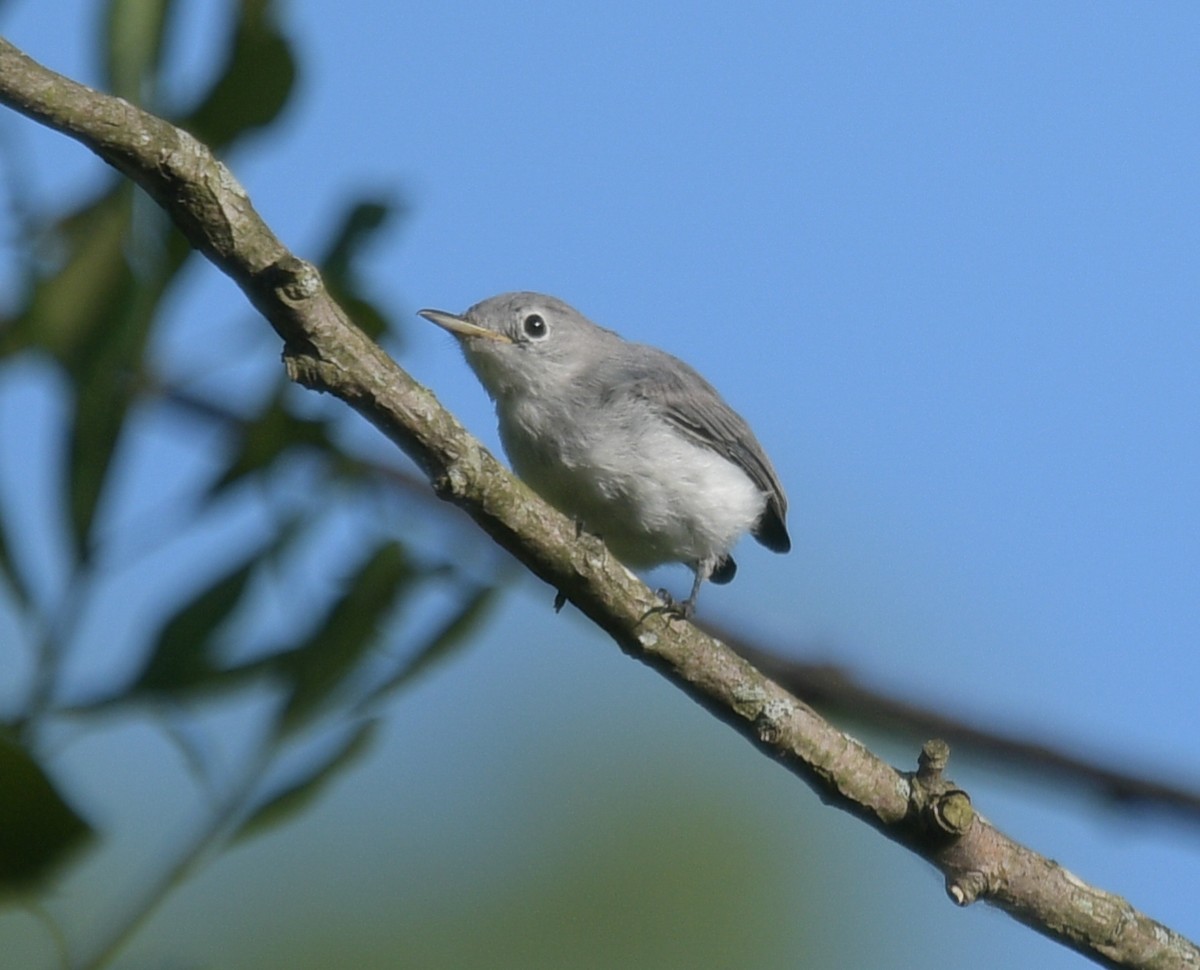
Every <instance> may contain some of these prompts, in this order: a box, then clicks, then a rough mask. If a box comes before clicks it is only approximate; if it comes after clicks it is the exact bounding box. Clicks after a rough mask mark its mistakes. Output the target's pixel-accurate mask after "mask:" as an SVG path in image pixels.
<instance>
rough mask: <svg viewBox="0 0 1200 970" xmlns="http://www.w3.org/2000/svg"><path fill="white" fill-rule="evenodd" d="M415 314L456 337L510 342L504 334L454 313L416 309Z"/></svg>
mask: <svg viewBox="0 0 1200 970" xmlns="http://www.w3.org/2000/svg"><path fill="white" fill-rule="evenodd" d="M417 316H419V317H424V318H425V319H426V320H428V321H429V322H430V323H436V324H437V325H438V326H439V327H441V328H442V329H443V330H449V331H450V333H452V334H454V336H456V337H479V338H480V339H481V340H495V341H498V342H500V343H504V344H510V343H512V340H511V339H510V338H509V337H508V336H506V335H505V334H502V333H499V332H497V331H495V330H489V329H488V328H487V327H481V326H479V325H478V324H474V323H471V321H470V320H466V319H464V318H463V317H460V316H458V315H456V314H454V313H447V312H446V311H445V310H418V311H417Z"/></svg>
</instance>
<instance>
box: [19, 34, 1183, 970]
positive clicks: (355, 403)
mask: <svg viewBox="0 0 1200 970" xmlns="http://www.w3.org/2000/svg"><path fill="white" fill-rule="evenodd" d="M0 102H2V103H4V104H7V105H8V106H10V107H12V108H13V109H15V110H17V111H19V112H21V113H22V114H25V115H28V116H29V117H30V118H33V119H34V120H36V121H39V122H41V123H42V124H44V125H47V126H48V127H50V128H53V129H55V130H57V131H60V132H63V133H64V134H67V135H70V136H71V137H72V138H74V139H76V140H77V141H79V142H81V143H82V144H84V145H86V146H87V147H88V148H90V149H91V150H92V151H94V152H95V153H96V154H97V155H99V156H100V157H101V158H102V159H104V160H105V161H106V162H108V163H109V164H110V165H112V166H113V167H114V168H116V169H117V170H118V171H120V172H122V173H124V174H125V175H127V176H128V177H129V178H131V179H132V180H134V181H135V182H137V184H138V185H140V186H141V187H142V188H143V189H145V191H146V192H147V193H149V195H150V196H151V197H153V198H154V199H155V200H156V201H157V202H158V204H159V205H160V206H162V207H163V208H164V209H165V210H166V211H167V212H168V213H169V214H170V216H171V218H172V219H173V220H174V221H175V223H176V224H177V225H178V226H179V228H180V229H181V230H182V231H183V233H184V234H185V235H186V236H187V238H188V240H189V241H190V242H191V244H192V245H193V246H194V247H196V248H197V249H198V250H200V251H201V252H203V253H204V254H205V255H206V256H207V257H208V258H209V259H210V260H211V261H212V262H213V263H215V264H216V265H217V267H218V268H220V269H221V270H222V271H223V272H224V273H226V274H227V275H228V276H229V277H230V278H232V279H233V280H234V282H236V283H237V284H238V286H240V287H241V288H242V290H243V291H244V292H245V293H246V295H247V297H248V298H249V299H250V301H251V302H252V303H253V304H254V306H255V307H256V308H257V309H258V310H259V312H261V313H262V315H263V316H264V317H266V319H267V320H268V322H269V323H270V324H271V326H272V327H273V328H274V329H275V331H276V332H277V333H278V334H279V336H280V337H281V338H282V340H283V346H284V349H283V356H284V362H285V364H286V366H287V371H288V375H289V376H290V377H291V378H292V379H293V380H295V381H297V382H299V383H300V384H303V385H304V386H306V387H309V388H312V389H313V390H317V391H323V392H326V393H330V394H334V395H335V396H337V397H339V398H340V399H342V400H343V401H345V402H346V403H347V404H349V405H350V406H351V407H352V408H354V409H355V410H356V411H358V412H359V413H360V414H361V415H363V416H364V417H365V418H367V420H369V421H370V422H371V423H372V424H374V425H375V426H376V427H378V428H379V429H380V430H381V431H383V432H384V434H386V435H387V436H388V437H390V438H391V439H392V440H393V441H395V442H396V443H397V444H398V445H399V446H400V447H401V448H402V449H403V450H404V451H405V452H407V453H408V454H409V455H410V456H411V457H412V458H413V459H414V460H415V461H416V462H417V463H418V464H419V465H420V466H421V468H422V469H423V470H424V472H425V473H426V475H428V477H429V479H430V482H431V483H432V485H433V488H434V490H435V492H436V493H437V494H438V495H439V496H440V497H441V498H443V499H446V500H447V501H450V502H453V503H454V504H456V505H458V506H460V507H462V508H463V509H465V510H466V511H467V513H468V514H469V515H470V516H471V517H472V518H473V519H475V521H476V522H477V523H479V525H480V526H481V527H482V528H483V529H484V530H485V531H486V532H487V533H488V534H489V535H491V536H492V537H493V538H494V539H495V540H496V541H497V542H499V543H500V544H501V545H502V546H504V548H506V549H508V550H509V551H510V552H511V553H512V554H513V555H514V556H516V557H517V558H518V559H519V560H520V561H521V562H523V563H524V564H525V565H526V566H527V567H528V568H529V569H530V570H532V571H533V572H534V573H535V574H536V575H538V576H539V577H541V578H542V579H543V580H545V581H546V582H547V583H549V584H551V585H552V586H554V587H556V588H557V589H559V590H561V591H562V592H563V593H564V594H565V595H566V596H567V598H569V599H570V600H571V601H572V602H573V603H574V604H575V605H576V606H577V607H578V608H579V609H580V610H581V611H582V612H583V613H584V614H586V615H587V616H588V617H590V618H591V619H592V620H593V621H594V622H596V623H597V624H598V625H599V626H600V627H601V628H602V629H604V630H605V631H606V632H607V633H608V634H609V635H610V636H612V638H613V639H614V640H615V641H616V642H617V644H618V646H619V647H620V648H621V649H622V650H623V651H625V652H626V653H627V654H629V655H630V656H632V657H635V658H637V659H638V660H641V661H643V662H644V663H646V664H648V665H649V666H651V667H653V668H654V669H655V670H657V671H658V672H659V673H661V674H662V675H663V676H665V677H666V678H667V679H669V680H670V681H671V682H672V683H674V684H675V685H676V686H677V687H679V688H680V689H682V690H684V691H685V692H686V693H688V694H689V695H690V696H692V697H693V698H695V699H696V700H697V701H698V702H699V703H700V704H702V705H703V706H704V707H705V708H706V709H708V710H709V711H711V712H712V713H713V714H714V715H716V716H717V717H719V718H720V719H721V720H723V721H724V722H725V723H727V724H729V725H730V726H731V727H733V728H734V729H735V730H737V731H738V732H739V733H740V734H742V735H743V736H744V737H745V738H747V739H748V740H749V741H750V743H751V744H753V745H754V746H755V747H757V748H758V749H759V750H760V751H762V752H763V753H765V754H767V755H768V756H769V757H771V758H773V759H775V760H778V761H779V762H781V763H782V764H784V765H786V766H787V767H788V768H789V769H790V770H791V771H792V772H794V773H795V774H796V775H797V776H799V777H800V778H801V779H803V780H804V781H805V782H806V783H807V784H808V785H809V786H810V787H812V788H813V790H814V791H816V793H817V795H818V796H819V797H820V798H821V799H822V800H823V801H825V802H827V803H829V804H832V805H835V806H836V807H838V808H841V809H843V810H844V811H847V812H850V813H851V814H853V815H855V816H856V817H858V818H860V819H862V820H863V821H865V822H866V823H867V824H869V825H871V826H872V827H874V828H875V829H877V830H878V831H880V832H881V833H882V834H883V835H885V836H886V837H887V838H889V839H892V840H894V841H896V842H898V843H900V844H901V845H904V846H906V847H908V848H909V849H911V850H912V851H913V852H915V853H917V854H919V855H920V856H922V857H923V858H925V859H927V860H928V861H929V862H930V863H932V864H933V865H934V866H936V867H937V868H938V869H939V870H941V871H942V873H943V874H944V875H945V878H946V888H947V892H948V893H949V895H950V896H951V898H952V899H953V900H954V901H955V902H957V903H959V904H960V905H966V904H968V903H971V902H973V901H975V900H978V899H982V900H986V901H987V902H990V903H992V904H994V905H996V906H998V907H999V908H1001V909H1003V910H1004V911H1006V912H1008V913H1009V914H1010V915H1011V916H1013V917H1014V918H1015V919H1018V920H1020V921H1021V922H1023V923H1026V924H1028V925H1029V926H1031V927H1033V928H1034V929H1036V930H1037V931H1038V932H1040V933H1043V934H1045V935H1046V936H1049V937H1051V938H1052V939H1055V940H1058V941H1059V942H1060V943H1063V944H1064V945H1066V946H1068V947H1071V948H1072V949H1074V950H1076V951H1078V952H1080V953H1082V954H1085V955H1087V956H1089V957H1091V958H1092V959H1093V960H1095V961H1096V962H1097V963H1100V964H1102V965H1104V966H1110V967H1144V968H1151V967H1153V968H1175V967H1178V968H1184V967H1188V968H1191V970H1195V967H1197V966H1198V965H1200V948H1197V947H1196V946H1195V944H1193V943H1191V942H1189V941H1188V940H1186V939H1185V938H1184V937H1182V936H1180V935H1179V934H1177V933H1175V932H1173V931H1172V930H1170V929H1168V928H1167V927H1165V926H1163V925H1161V924H1159V923H1156V922H1155V921H1154V920H1152V919H1150V918H1149V917H1147V916H1144V915H1143V914H1141V913H1139V912H1138V911H1137V910H1135V909H1134V908H1133V907H1132V906H1130V905H1129V904H1128V903H1127V902H1125V901H1124V900H1123V899H1121V898H1120V897H1118V896H1115V895H1113V894H1110V893H1107V892H1104V891H1103V890H1100V889H1097V888H1094V887H1091V886H1088V885H1086V884H1085V883H1083V882H1081V881H1080V880H1079V879H1078V878H1077V877H1075V876H1073V875H1072V874H1071V873H1069V872H1068V871H1067V870H1065V869H1064V868H1062V867H1061V866H1060V865H1058V864H1057V863H1055V862H1053V861H1051V860H1049V859H1046V858H1044V857H1043V856H1040V855H1038V854H1037V853H1035V852H1033V851H1032V850H1030V849H1028V848H1026V847H1024V846H1022V845H1020V844H1019V843H1017V842H1014V841H1013V840H1012V839H1010V838H1008V837H1007V836H1006V835H1004V834H1003V833H1001V832H1000V831H999V830H998V829H996V828H995V827H993V826H992V825H991V824H990V823H988V822H987V821H985V820H984V819H983V818H982V817H981V816H980V815H978V814H977V813H975V812H974V810H973V809H972V807H971V803H970V799H969V798H968V797H967V795H966V793H965V792H962V791H961V790H959V789H957V788H955V787H954V786H953V784H951V783H950V782H949V781H947V780H946V779H945V778H944V777H943V775H942V771H943V768H944V766H945V760H946V757H947V756H948V749H947V748H946V746H945V745H943V744H940V743H936V742H931V743H930V744H927V745H926V750H925V751H924V752H923V755H922V760H921V767H920V769H919V770H918V771H917V772H915V773H902V772H898V771H896V770H895V769H893V768H891V767H890V766H889V765H887V764H886V763H885V762H883V761H882V760H880V759H879V758H877V757H876V756H875V755H873V754H872V753H871V752H869V751H868V750H867V749H866V748H864V747H863V746H862V745H861V744H860V743H859V742H857V741H855V740H854V739H853V738H850V737H848V736H847V735H845V734H843V733H841V732H840V731H838V730H837V729H835V728H834V727H833V726H832V725H830V724H829V723H828V722H826V721H824V720H823V719H822V718H820V717H819V716H818V715H817V714H816V713H815V712H814V711H813V710H812V709H811V708H809V707H808V706H807V705H806V704H803V703H802V702H800V701H799V700H797V699H796V698H795V697H793V696H792V695H790V694H788V693H787V692H786V691H784V690H783V689H782V688H781V687H779V686H778V685H777V684H775V683H774V682H772V681H771V680H769V679H768V678H766V677H765V676H764V675H763V674H761V673H760V672H759V671H758V670H756V669H755V668H754V667H753V666H751V664H750V663H748V662H747V661H746V660H744V659H743V658H742V657H740V656H738V655H737V654H736V653H734V652H733V651H732V650H730V649H729V648H728V647H726V646H725V645H724V644H722V643H720V642H719V641H717V640H714V639H713V638H711V637H709V636H707V635H706V634H704V633H703V632H701V631H700V630H699V629H697V628H696V627H694V626H692V625H691V624H689V623H686V622H683V621H681V620H679V619H677V618H674V617H672V616H670V615H668V614H665V613H663V612H662V611H661V608H660V605H659V603H658V601H657V599H656V598H655V596H654V594H653V593H652V592H651V591H650V590H649V589H648V588H647V587H646V586H645V585H644V584H643V583H641V582H639V581H638V580H637V579H636V578H635V577H634V576H633V575H632V574H631V573H629V572H628V571H627V570H626V569H625V568H624V567H623V566H621V565H620V564H619V563H618V562H617V561H616V560H615V559H614V558H613V557H611V556H610V555H608V554H607V553H606V551H605V549H604V547H603V545H602V544H601V543H600V542H599V541H598V540H595V539H593V538H591V537H588V536H582V537H577V536H576V534H575V528H574V525H573V524H572V523H571V522H570V521H569V520H568V519H566V518H565V517H564V516H562V515H560V514H559V513H558V512H556V511H554V510H553V509H551V508H550V507H549V506H547V505H546V504H545V503H544V502H542V501H541V500H540V499H538V498H537V496H535V495H534V494H533V493H532V492H531V491H530V490H529V489H528V488H527V487H525V486H524V485H523V484H522V483H520V482H518V481H517V480H516V479H514V478H513V477H512V476H511V475H509V474H508V473H507V472H506V471H505V470H504V468H503V467H502V466H501V465H500V464H499V463H498V462H497V461H496V460H495V459H494V458H493V457H492V456H491V455H490V454H488V452H487V451H486V450H485V449H484V448H483V447H482V445H480V444H479V443H478V442H477V441H476V440H475V439H474V438H472V437H471V436H470V435H468V434H467V432H466V431H465V430H464V429H463V428H462V426H461V425H460V424H459V423H458V422H457V421H456V420H455V419H454V417H453V416H452V415H450V414H449V413H448V412H447V411H446V410H445V409H443V408H442V407H441V405H439V404H438V402H437V401H436V399H435V398H434V396H433V395H432V394H431V393H430V392H429V391H428V390H426V389H425V388H423V387H421V386H420V385H419V384H417V383H416V382H415V381H413V379H412V378H411V377H409V376H408V375H407V374H406V373H405V372H404V371H402V370H401V369H400V368H399V367H397V366H396V364H395V363H394V362H393V361H392V360H391V359H390V358H389V357H388V356H387V355H386V354H384V353H383V351H381V350H380V349H379V348H378V347H377V346H376V345H375V344H373V343H372V342H371V341H370V340H369V339H367V338H366V337H365V336H364V335H363V334H362V333H361V332H360V331H359V330H357V329H356V328H355V327H354V326H353V324H352V323H351V322H350V321H349V319H348V318H347V317H346V315H345V313H344V312H343V311H342V310H341V308H340V307H338V306H337V304H336V303H334V302H333V300H332V299H331V298H330V297H329V295H328V293H327V292H326V291H325V288H324V286H323V284H322V282H321V278H320V275H319V274H318V273H317V271H316V269H315V268H314V267H313V266H311V265H310V264H308V263H306V262H304V261H303V260H301V259H299V258H297V257H296V256H293V255H292V254H291V253H290V252H288V250H287V249H286V248H285V247H284V246H283V244H282V243H280V241H279V240H278V239H277V238H276V237H275V235H274V234H273V233H272V232H271V230H270V229H269V228H268V227H267V226H266V224H265V223H263V221H262V220H261V219H260V218H259V216H258V214H257V213H256V212H255V211H254V208H253V206H252V205H251V204H250V200H249V198H248V197H247V196H246V193H245V190H244V189H242V187H241V186H240V185H239V184H238V183H237V180H236V179H234V177H233V176H232V175H231V174H230V172H229V170H228V169H227V168H226V167H225V166H224V165H222V164H221V163H220V162H219V161H217V160H216V159H215V158H214V157H213V156H212V154H211V153H210V152H209V151H208V149H206V148H205V147H204V146H203V145H201V144H200V143H199V142H197V141H196V140H195V139H194V138H193V137H191V136H190V135H188V134H187V133H186V132H183V131H181V130H179V129H177V128H175V127H173V126H171V125H170V124H168V123H167V122H165V121H163V120H161V119H159V118H156V117H154V116H152V115H150V114H147V113H146V112H144V111H141V110H140V109H138V108H135V107H134V106H132V105H130V104H128V103H127V102H125V101H122V100H120V99H117V98H113V97H110V96H107V95H104V94H101V93H99V92H96V91H94V90H92V89H90V88H87V87H84V86H83V85H80V84H77V83H75V82H73V81H71V80H69V79H67V78H64V77H62V76H61V75H57V74H54V73H53V72H51V71H48V70H46V69H45V68H43V67H41V66H40V65H38V64H37V63H35V62H34V61H32V60H31V59H29V58H28V57H26V56H25V55H24V54H22V53H21V52H20V51H18V50H17V49H16V48H14V47H13V46H12V45H11V44H9V43H7V42H6V41H4V40H2V39H0Z"/></svg>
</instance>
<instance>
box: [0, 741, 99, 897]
mask: <svg viewBox="0 0 1200 970" xmlns="http://www.w3.org/2000/svg"><path fill="white" fill-rule="evenodd" d="M91 835H92V827H91V826H90V825H88V823H87V822H86V821H84V819H83V818H82V817H81V816H80V815H79V814H78V813H77V812H76V811H75V810H74V809H73V808H71V806H70V805H68V804H67V802H66V800H65V799H64V798H63V797H62V795H60V794H59V793H58V790H57V789H56V788H55V787H54V783H53V782H52V781H51V780H50V777H49V776H48V775H47V774H46V772H45V771H43V770H42V766H41V765H39V764H38V763H37V760H36V759H35V758H34V757H33V756H32V755H31V754H30V753H29V752H28V751H26V750H25V748H24V747H22V746H21V745H20V744H18V743H17V742H16V741H15V740H14V739H13V738H12V737H10V736H9V735H7V734H0V891H4V892H23V891H28V890H31V889H34V888H36V887H37V886H38V885H39V884H41V883H42V882H44V881H45V880H46V879H47V877H48V876H50V875H51V873H52V872H53V870H54V869H55V868H57V867H58V866H59V865H60V864H61V863H62V862H64V861H65V860H66V858H67V857H68V856H69V855H70V854H71V853H72V852H73V851H75V850H76V849H78V848H79V847H80V846H81V845H83V843H84V842H85V841H86V840H87V839H88V838H89V837H90V836H91Z"/></svg>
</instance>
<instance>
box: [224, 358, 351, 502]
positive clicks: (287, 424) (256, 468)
mask: <svg viewBox="0 0 1200 970" xmlns="http://www.w3.org/2000/svg"><path fill="white" fill-rule="evenodd" d="M287 390H288V386H287V382H286V381H285V380H284V379H283V378H282V377H281V378H280V380H279V383H278V384H277V385H276V392H275V396H274V397H273V398H272V399H271V401H270V403H269V404H268V405H267V407H266V408H265V409H264V410H263V411H262V413H261V414H259V415H258V416H256V417H254V418H251V419H245V420H243V419H240V418H238V417H237V416H234V415H231V416H230V417H231V419H232V420H231V421H230V423H229V427H230V428H231V430H232V431H233V432H234V434H235V436H236V441H235V445H234V451H233V455H232V457H231V458H230V461H229V463H228V465H227V466H226V468H225V471H224V472H222V473H221V474H220V475H219V476H218V477H217V479H216V481H215V482H213V485H212V487H211V489H210V492H211V493H212V494H216V493H217V492H219V491H221V490H222V489H224V488H227V487H228V486H230V485H232V484H234V483H235V482H238V481H240V480H241V479H243V478H245V477H246V476H247V475H251V474H254V473H257V472H261V471H265V470H266V469H268V468H269V467H271V466H272V465H274V464H275V463H276V462H277V461H278V460H279V459H280V458H281V457H282V456H283V455H285V454H287V453H288V452H290V451H293V450H294V449H297V448H306V447H307V448H316V449H318V450H319V451H322V452H327V453H330V454H337V453H338V449H337V448H336V446H335V445H334V444H333V442H332V441H331V440H330V438H329V432H328V430H327V427H326V422H325V421H324V420H315V419H313V418H303V417H299V416H297V415H295V414H293V413H292V412H291V411H289V410H288V409H287V405H286V394H287Z"/></svg>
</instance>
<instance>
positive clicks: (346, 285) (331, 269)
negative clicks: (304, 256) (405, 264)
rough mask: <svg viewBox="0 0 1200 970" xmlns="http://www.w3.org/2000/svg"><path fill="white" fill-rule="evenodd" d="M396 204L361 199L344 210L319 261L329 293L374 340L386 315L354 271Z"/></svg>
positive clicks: (383, 326) (383, 327)
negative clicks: (342, 216) (339, 223)
mask: <svg viewBox="0 0 1200 970" xmlns="http://www.w3.org/2000/svg"><path fill="white" fill-rule="evenodd" d="M397 208H399V206H398V205H397V204H396V203H394V202H388V201H385V200H381V199H362V200H359V201H358V202H357V203H355V204H354V205H353V206H351V207H350V208H349V209H347V210H346V214H345V216H344V218H343V219H342V224H341V225H340V226H339V227H338V229H337V231H336V232H335V233H334V234H333V236H332V238H331V240H330V245H329V249H328V251H327V253H326V254H325V257H324V259H322V260H321V261H320V266H321V276H322V278H323V279H324V280H325V285H326V286H327V287H328V289H329V292H330V295H331V296H332V297H333V298H334V299H335V300H337V302H338V303H339V304H341V306H342V308H343V309H345V311H346V312H347V313H348V314H349V315H350V319H352V320H353V321H354V322H355V324H356V325H357V326H358V328H359V329H360V330H362V331H363V332H364V333H366V334H367V336H369V337H370V338H371V339H372V340H377V339H378V338H379V337H380V335H382V334H383V333H385V332H386V331H387V330H388V329H389V326H388V318H387V316H386V315H385V314H384V313H383V311H381V310H380V309H379V307H378V306H376V305H375V303H373V302H372V301H371V300H369V299H368V298H367V296H366V294H365V288H364V286H363V284H362V281H361V280H360V278H359V276H358V273H357V263H358V260H359V258H360V257H361V256H362V253H363V251H364V249H365V248H366V246H367V244H368V243H369V242H371V240H372V239H373V237H374V236H375V235H377V234H378V232H379V230H380V229H381V228H382V227H383V226H384V224H385V223H386V222H387V220H388V218H389V217H390V216H391V215H392V213H393V212H394V211H396V209H397Z"/></svg>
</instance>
